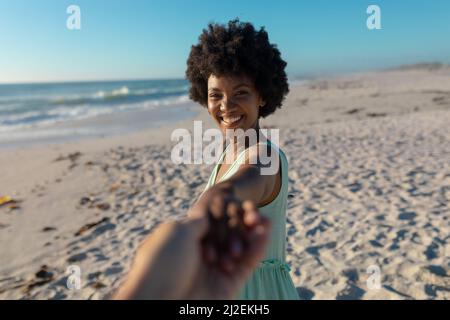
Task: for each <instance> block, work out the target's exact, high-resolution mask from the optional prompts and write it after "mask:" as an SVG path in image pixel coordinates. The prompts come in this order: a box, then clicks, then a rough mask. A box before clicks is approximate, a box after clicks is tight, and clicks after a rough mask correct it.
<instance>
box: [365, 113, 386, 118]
mask: <svg viewBox="0 0 450 320" xmlns="http://www.w3.org/2000/svg"><path fill="white" fill-rule="evenodd" d="M386 115H387V114H386V113H384V112H380V113H377V112H369V113H367V114H366V116H368V117H371V118H375V117H385V116H386Z"/></svg>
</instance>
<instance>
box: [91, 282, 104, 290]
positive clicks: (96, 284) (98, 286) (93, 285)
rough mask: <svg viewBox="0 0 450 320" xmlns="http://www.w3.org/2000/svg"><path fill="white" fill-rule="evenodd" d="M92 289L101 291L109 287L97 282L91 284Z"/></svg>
mask: <svg viewBox="0 0 450 320" xmlns="http://www.w3.org/2000/svg"><path fill="white" fill-rule="evenodd" d="M91 287H92V288H94V289H101V288H105V287H107V285H106V284H104V283H103V282H100V281H95V282H93V283H92V284H91Z"/></svg>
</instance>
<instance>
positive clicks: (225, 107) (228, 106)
mask: <svg viewBox="0 0 450 320" xmlns="http://www.w3.org/2000/svg"><path fill="white" fill-rule="evenodd" d="M234 107H235V105H234V102H233V101H232V99H228V98H225V99H223V100H222V102H221V104H220V111H222V112H225V111H229V110H232V109H233V108H234Z"/></svg>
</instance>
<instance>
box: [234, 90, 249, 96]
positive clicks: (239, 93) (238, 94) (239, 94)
mask: <svg viewBox="0 0 450 320" xmlns="http://www.w3.org/2000/svg"><path fill="white" fill-rule="evenodd" d="M246 94H247V91H238V92H237V93H236V95H237V96H244V95H246Z"/></svg>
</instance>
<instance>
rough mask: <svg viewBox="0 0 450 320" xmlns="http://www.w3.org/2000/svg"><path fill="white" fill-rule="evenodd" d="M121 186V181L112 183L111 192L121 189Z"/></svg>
mask: <svg viewBox="0 0 450 320" xmlns="http://www.w3.org/2000/svg"><path fill="white" fill-rule="evenodd" d="M119 188H120V184H119V183H113V184H112V185H111V187H110V188H109V192H113V191H116V190H117V189H119Z"/></svg>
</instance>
